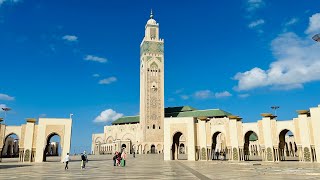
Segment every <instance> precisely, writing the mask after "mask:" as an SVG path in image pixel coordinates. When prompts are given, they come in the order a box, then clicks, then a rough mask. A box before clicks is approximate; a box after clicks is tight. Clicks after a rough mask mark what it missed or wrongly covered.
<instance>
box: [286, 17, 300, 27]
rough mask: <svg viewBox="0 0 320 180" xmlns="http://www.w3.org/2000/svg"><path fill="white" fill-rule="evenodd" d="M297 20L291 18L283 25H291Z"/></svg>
mask: <svg viewBox="0 0 320 180" xmlns="http://www.w3.org/2000/svg"><path fill="white" fill-rule="evenodd" d="M298 21H299V19H298V18H291V19H290V20H289V21H288V22H286V23H285V24H284V25H285V26H291V25H294V24H296V23H297V22H298Z"/></svg>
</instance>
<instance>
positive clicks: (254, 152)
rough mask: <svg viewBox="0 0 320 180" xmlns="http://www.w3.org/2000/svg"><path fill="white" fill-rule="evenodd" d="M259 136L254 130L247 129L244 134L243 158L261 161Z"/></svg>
mask: <svg viewBox="0 0 320 180" xmlns="http://www.w3.org/2000/svg"><path fill="white" fill-rule="evenodd" d="M260 149H261V148H260V145H259V138H258V135H257V133H255V132H254V131H248V132H247V133H246V134H245V135H244V160H245V161H262V156H261V151H260Z"/></svg>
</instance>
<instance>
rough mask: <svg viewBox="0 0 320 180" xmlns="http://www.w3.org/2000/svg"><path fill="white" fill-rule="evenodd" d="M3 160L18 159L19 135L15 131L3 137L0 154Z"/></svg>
mask: <svg viewBox="0 0 320 180" xmlns="http://www.w3.org/2000/svg"><path fill="white" fill-rule="evenodd" d="M0 155H1V157H2V158H3V159H2V160H3V161H6V160H7V161H20V160H19V137H18V136H17V134H15V133H11V134H9V135H7V137H6V138H5V139H4V143H3V147H2V153H1V154H0Z"/></svg>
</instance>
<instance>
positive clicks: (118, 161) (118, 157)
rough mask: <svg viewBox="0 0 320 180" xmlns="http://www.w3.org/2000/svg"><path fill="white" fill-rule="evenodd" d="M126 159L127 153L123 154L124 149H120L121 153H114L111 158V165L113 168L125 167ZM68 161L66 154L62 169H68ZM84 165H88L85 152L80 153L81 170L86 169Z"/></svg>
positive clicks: (68, 157)
mask: <svg viewBox="0 0 320 180" xmlns="http://www.w3.org/2000/svg"><path fill="white" fill-rule="evenodd" d="M126 159H127V153H126V152H125V149H124V148H123V149H122V152H118V151H116V153H115V154H114V156H113V165H114V166H122V167H124V166H126ZM69 161H70V156H69V153H67V155H66V157H65V158H64V163H65V167H64V169H65V170H67V169H69V167H68V164H69ZM86 163H88V156H87V153H86V151H84V152H83V153H81V169H85V168H86Z"/></svg>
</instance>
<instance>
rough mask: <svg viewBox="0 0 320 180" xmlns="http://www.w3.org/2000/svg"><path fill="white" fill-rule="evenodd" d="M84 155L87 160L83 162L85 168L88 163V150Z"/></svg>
mask: <svg viewBox="0 0 320 180" xmlns="http://www.w3.org/2000/svg"><path fill="white" fill-rule="evenodd" d="M83 155H84V158H85V162H84V164H83V168H86V164H87V163H88V155H87V153H86V151H83Z"/></svg>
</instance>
